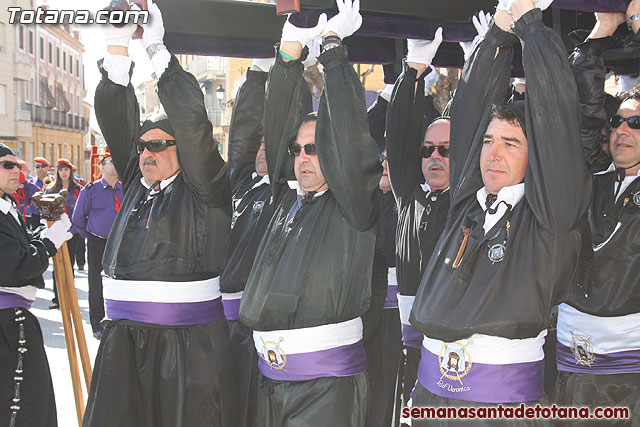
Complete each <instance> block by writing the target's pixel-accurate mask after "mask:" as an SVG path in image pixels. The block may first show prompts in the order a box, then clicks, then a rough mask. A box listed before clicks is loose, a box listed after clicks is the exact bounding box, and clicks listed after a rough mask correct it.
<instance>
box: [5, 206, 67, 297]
mask: <svg viewBox="0 0 640 427" xmlns="http://www.w3.org/2000/svg"><path fill="white" fill-rule="evenodd" d="M9 220H11V221H13V218H9ZM29 236H30V242H29V244H28V245H27V244H24V243H23V242H22V241H21V240H19V239H18V238H17V237H16V236H15V235H14V234H13V233H11V228H9V227H0V269H1V270H2V284H3V286H9V287H11V286H23V285H24V283H25V280H28V279H30V278H32V277H36V276H41V275H42V273H44V272H45V271H46V269H47V268H48V267H49V256H51V255H55V253H56V250H55V246H53V243H51V242H50V241H48V239H47V240H46V242H47V244H45V243H44V242H43V241H42V240H41V239H40V235H39V233H38V234H35V233H34V234H30V235H29Z"/></svg>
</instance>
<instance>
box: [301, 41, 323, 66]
mask: <svg viewBox="0 0 640 427" xmlns="http://www.w3.org/2000/svg"><path fill="white" fill-rule="evenodd" d="M307 46H308V47H309V55H307V59H305V60H304V61H302V65H304V68H307V67H311V66H312V65H315V64H316V63H317V62H318V56H319V55H320V37H316V38H315V39H313V40H311V41H310V42H309V44H308V45H307Z"/></svg>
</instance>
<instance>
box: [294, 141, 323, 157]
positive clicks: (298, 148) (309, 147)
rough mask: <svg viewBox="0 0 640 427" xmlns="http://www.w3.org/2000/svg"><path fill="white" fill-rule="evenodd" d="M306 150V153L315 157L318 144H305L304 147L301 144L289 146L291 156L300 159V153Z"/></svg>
mask: <svg viewBox="0 0 640 427" xmlns="http://www.w3.org/2000/svg"><path fill="white" fill-rule="evenodd" d="M303 148H304V152H305V154H306V155H308V156H313V155H315V154H316V153H317V152H316V144H305V145H304V146H302V145H300V144H291V145H290V146H289V155H290V156H295V157H298V156H299V155H300V153H302V149H303Z"/></svg>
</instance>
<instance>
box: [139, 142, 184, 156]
mask: <svg viewBox="0 0 640 427" xmlns="http://www.w3.org/2000/svg"><path fill="white" fill-rule="evenodd" d="M172 145H176V140H175V139H152V140H150V141H143V140H139V141H138V142H137V143H136V151H137V152H138V154H142V153H143V152H144V149H145V148H146V149H147V150H149V152H151V153H159V152H161V151H164V150H166V149H167V148H169V147H171V146H172Z"/></svg>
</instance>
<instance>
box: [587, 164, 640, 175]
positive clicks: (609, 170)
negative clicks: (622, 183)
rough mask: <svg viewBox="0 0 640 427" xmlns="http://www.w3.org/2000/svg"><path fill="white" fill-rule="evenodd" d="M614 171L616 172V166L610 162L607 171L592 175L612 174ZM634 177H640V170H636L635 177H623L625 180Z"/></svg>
mask: <svg viewBox="0 0 640 427" xmlns="http://www.w3.org/2000/svg"><path fill="white" fill-rule="evenodd" d="M615 170H616V165H615V164H614V163H613V162H611V164H610V165H609V167H608V168H607V170H604V171H600V172H596V173H594V175H604V174H605V173H609V172H613V171H615ZM635 176H640V169H638V172H636V174H635V175H625V179H627V178H629V177H635Z"/></svg>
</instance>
